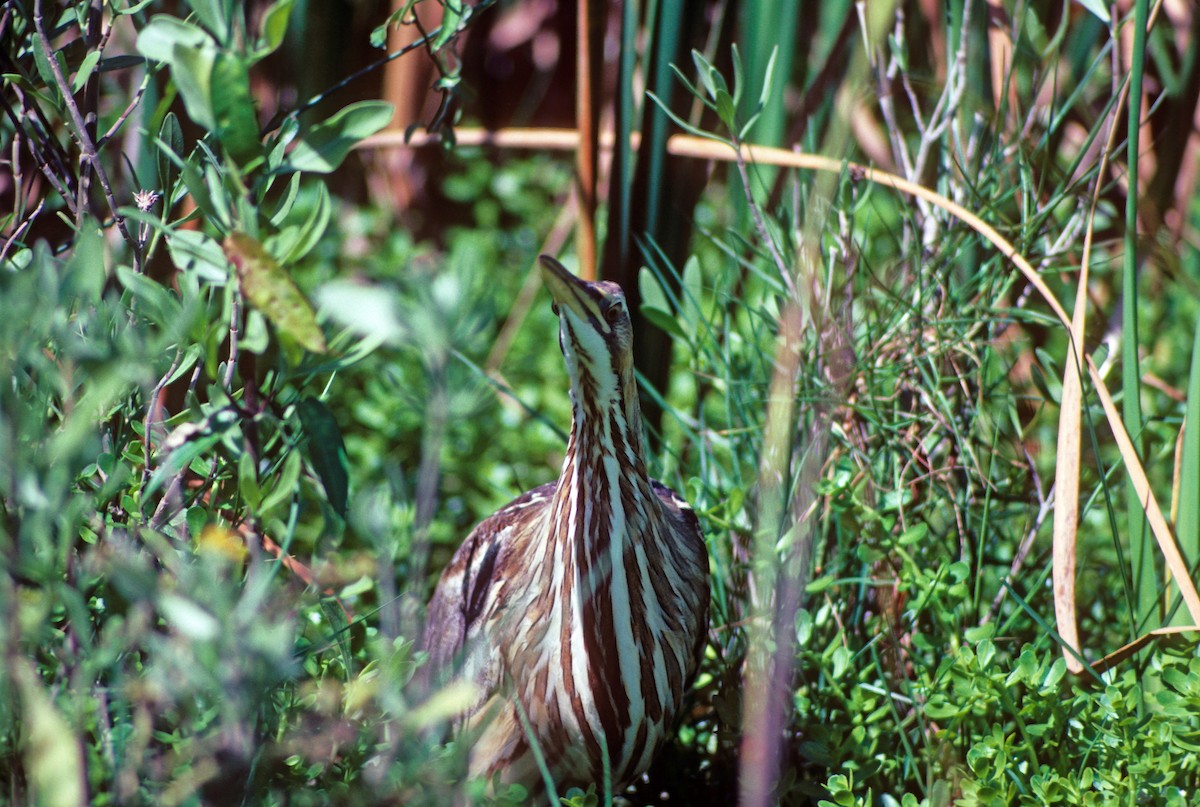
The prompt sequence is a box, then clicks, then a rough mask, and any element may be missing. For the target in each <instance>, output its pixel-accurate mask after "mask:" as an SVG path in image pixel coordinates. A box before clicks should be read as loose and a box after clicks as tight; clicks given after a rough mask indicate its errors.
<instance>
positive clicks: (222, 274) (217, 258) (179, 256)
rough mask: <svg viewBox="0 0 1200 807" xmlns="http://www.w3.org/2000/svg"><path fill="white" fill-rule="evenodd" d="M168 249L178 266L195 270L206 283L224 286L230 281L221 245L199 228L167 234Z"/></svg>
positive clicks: (227, 262)
mask: <svg viewBox="0 0 1200 807" xmlns="http://www.w3.org/2000/svg"><path fill="white" fill-rule="evenodd" d="M167 251H168V252H169V253H170V254H171V260H172V261H173V262H174V264H175V266H176V268H178V269H182V270H183V271H186V272H195V273H196V274H197V275H198V276H199V278H200V279H201V280H203V281H204V282H205V283H209V284H212V285H214V286H224V285H225V284H226V283H227V282H228V281H229V261H228V260H226V258H225V253H224V252H223V251H222V249H221V245H220V244H218V243H217V242H216V240H214V239H213V238H210V237H209V236H207V235H205V234H204V233H202V232H200V231H199V230H175V231H174V232H172V233H171V234H170V235H168V236H167Z"/></svg>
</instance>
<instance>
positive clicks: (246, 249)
mask: <svg viewBox="0 0 1200 807" xmlns="http://www.w3.org/2000/svg"><path fill="white" fill-rule="evenodd" d="M224 249H225V257H227V258H229V261H230V263H232V264H233V266H234V268H235V269H236V270H237V275H238V282H239V283H240V285H241V289H242V294H244V295H245V297H246V300H247V301H248V302H249V303H250V305H252V306H254V307H255V308H257V309H258V310H259V311H261V312H262V313H263V314H265V315H266V317H267V319H269V320H270V321H271V323H272V324H274V325H275V327H276V328H278V329H279V331H280V332H281V333H283V334H286V335H287V336H289V337H290V338H292V339H294V340H295V341H296V342H297V343H299V344H300V345H301V346H302V347H304V348H306V349H308V350H310V351H312V352H313V353H324V352H325V351H326V350H327V348H326V346H325V335H324V334H323V333H321V328H320V326H319V325H317V317H316V314H315V313H314V312H313V309H312V306H311V305H309V302H308V300H307V299H305V297H304V295H303V294H302V293H301V292H300V289H298V288H296V284H295V283H293V282H292V279H291V278H290V277H288V274H287V272H285V271H284V270H283V269H282V268H281V267H280V266H279V263H278V262H277V261H276V260H275V259H274V258H273V257H271V255H270V253H268V252H267V251H266V249H264V248H263V246H262V244H260V243H259V242H258V241H257V240H255V239H254V238H253V237H252V236H249V235H246V234H245V233H230V234H229V236H228V237H226V239H225V244H224Z"/></svg>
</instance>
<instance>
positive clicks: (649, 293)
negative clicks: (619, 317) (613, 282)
mask: <svg viewBox="0 0 1200 807" xmlns="http://www.w3.org/2000/svg"><path fill="white" fill-rule="evenodd" d="M638 290H639V291H640V292H641V295H642V304H641V307H640V308H639V309H638V310H639V311H641V314H642V316H643V317H645V318H646V319H647V320H649V321H650V322H651V323H653V324H654V325H655V326H656V327H658V328H660V329H662V330H664V331H666V332H667V333H669V334H671V335H672V336H675V337H678V338H680V339H684V340H686V339H687V334H685V333H684V332H683V328H681V327H680V325H679V321H678V320H677V319H676V317H675V315H674V314H673V313H671V303H670V301H669V300H668V299H667V295H666V292H664V291H663V289H662V286H660V285H659V283H658V279H657V278H656V277H655V276H654V273H653V272H651V271H650V270H649V269H648V268H646V267H644V266H643V267H642V270H641V272H639V273H638Z"/></svg>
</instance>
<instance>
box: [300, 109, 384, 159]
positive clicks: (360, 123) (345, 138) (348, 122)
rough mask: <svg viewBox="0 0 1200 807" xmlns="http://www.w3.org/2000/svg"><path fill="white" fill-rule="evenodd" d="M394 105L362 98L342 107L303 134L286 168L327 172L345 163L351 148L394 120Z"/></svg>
mask: <svg viewBox="0 0 1200 807" xmlns="http://www.w3.org/2000/svg"><path fill="white" fill-rule="evenodd" d="M392 115H393V107H392V105H391V104H389V103H388V102H386V101H360V102H358V103H356V104H350V105H349V106H348V107H346V108H345V109H342V110H340V111H339V112H337V113H336V114H334V116H333V117H331V118H330V119H329V120H327V121H325V122H324V123H319V124H317V125H316V126H314V127H313V128H312V129H310V130H309V131H307V132H305V133H304V134H302V135H301V136H300V138H299V139H298V141H297V142H296V147H295V148H294V149H292V153H291V154H289V155H288V158H287V160H286V162H285V163H284V168H285V169H287V170H291V171H311V172H313V173H317V174H327V173H329V172H330V171H333V170H334V169H336V168H337V167H338V166H339V165H341V164H342V160H344V159H346V155H347V154H349V153H350V150H351V149H352V148H354V146H355V145H356V144H357V143H358V142H359V141H360V140H362V139H363V138H365V137H369V136H371V135H373V134H375V133H376V132H378V131H379V130H380V129H382V128H384V127H385V126H387V125H388V124H389V123H391V120H392Z"/></svg>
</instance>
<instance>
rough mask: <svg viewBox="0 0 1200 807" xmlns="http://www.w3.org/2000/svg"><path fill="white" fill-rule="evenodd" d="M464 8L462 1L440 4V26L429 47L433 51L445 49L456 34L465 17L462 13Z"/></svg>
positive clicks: (454, 0)
mask: <svg viewBox="0 0 1200 807" xmlns="http://www.w3.org/2000/svg"><path fill="white" fill-rule="evenodd" d="M464 8H465V3H464V0H449V2H443V3H442V26H441V28H439V29H438V32H437V36H436V37H434V39H433V45H432V46H431V47H432V48H433V50H435V51H436V50H440V49H442V48H443V47H445V45H446V43H447V42H449V41H450V40H451V39H452V38H453V37H454V35H455V34H457V33H458V29H459V27H460V26H461V25H462V24H463V18H464V17H465V16H466V15H465V14H464V13H463V11H464Z"/></svg>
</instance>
